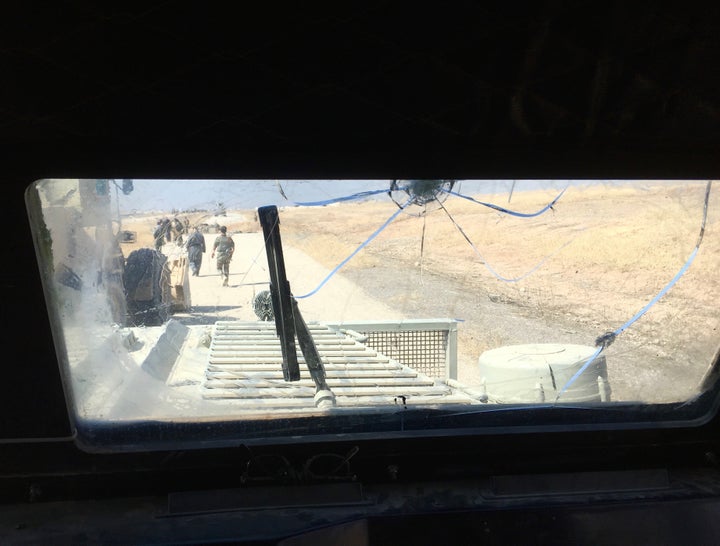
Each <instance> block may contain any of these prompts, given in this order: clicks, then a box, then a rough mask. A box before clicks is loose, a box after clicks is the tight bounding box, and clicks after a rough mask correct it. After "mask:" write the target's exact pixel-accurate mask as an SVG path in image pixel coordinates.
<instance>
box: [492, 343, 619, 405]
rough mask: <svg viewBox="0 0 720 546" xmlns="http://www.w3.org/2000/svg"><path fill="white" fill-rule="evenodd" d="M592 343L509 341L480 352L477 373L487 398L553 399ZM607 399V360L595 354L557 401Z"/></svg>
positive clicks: (504, 400)
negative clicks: (519, 342) (508, 343)
mask: <svg viewBox="0 0 720 546" xmlns="http://www.w3.org/2000/svg"><path fill="white" fill-rule="evenodd" d="M596 350H597V349H596V347H591V346H587V345H565V344H559V343H536V344H529V345H510V346H506V347H500V348H498V349H492V350H490V351H485V352H484V353H483V354H482V355H480V359H479V365H480V376H481V378H482V381H483V383H484V386H485V389H486V391H487V395H488V398H489V400H490V401H494V402H499V403H537V402H545V401H548V402H554V401H555V400H556V398H557V394H558V392H559V391H561V390H562V388H563V387H564V385H565V384H566V383H567V382H568V380H569V379H570V378H571V377H572V376H573V375H575V373H576V372H577V371H578V370H579V369H580V368H581V367H582V366H583V365H584V364H585V363H586V362H587V361H588V359H589V358H590V357H592V355H593V354H594V353H595V351H596ZM609 400H610V384H609V383H608V379H607V364H606V362H605V357H604V356H603V355H600V356H598V357H597V358H596V359H595V360H594V361H593V362H592V363H591V364H590V366H588V368H587V369H586V370H585V371H584V372H583V374H582V375H581V376H580V377H578V378H577V379H576V380H575V382H574V383H573V384H572V385H571V386H570V387H569V388H568V389H567V390H566V391H565V392H564V393H563V394H562V396H561V397H560V398H559V399H558V402H604V401H609Z"/></svg>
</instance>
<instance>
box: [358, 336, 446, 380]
mask: <svg viewBox="0 0 720 546" xmlns="http://www.w3.org/2000/svg"><path fill="white" fill-rule="evenodd" d="M361 333H362V334H363V335H366V336H367V341H365V345H367V346H368V347H371V348H373V349H375V350H376V351H378V352H381V353H382V354H384V355H385V356H388V357H390V358H393V359H395V360H397V361H398V362H400V363H401V364H404V365H406V366H409V367H411V368H413V369H415V370H417V371H418V372H420V373H423V374H425V375H427V376H429V377H433V378H442V379H444V378H445V377H447V344H448V331H447V330H423V331H413V330H409V331H401V332H361Z"/></svg>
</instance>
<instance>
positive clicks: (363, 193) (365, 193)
mask: <svg viewBox="0 0 720 546" xmlns="http://www.w3.org/2000/svg"><path fill="white" fill-rule="evenodd" d="M387 192H388V191H387V190H368V191H361V192H359V193H353V194H352V195H345V196H343V197H335V198H333V199H326V200H324V201H291V203H292V204H293V205H298V206H300V207H322V206H325V205H332V204H334V203H342V202H343V201H352V200H354V199H363V198H364V197H372V196H373V195H379V194H381V193H387ZM283 195H284V193H283ZM288 201H289V199H288Z"/></svg>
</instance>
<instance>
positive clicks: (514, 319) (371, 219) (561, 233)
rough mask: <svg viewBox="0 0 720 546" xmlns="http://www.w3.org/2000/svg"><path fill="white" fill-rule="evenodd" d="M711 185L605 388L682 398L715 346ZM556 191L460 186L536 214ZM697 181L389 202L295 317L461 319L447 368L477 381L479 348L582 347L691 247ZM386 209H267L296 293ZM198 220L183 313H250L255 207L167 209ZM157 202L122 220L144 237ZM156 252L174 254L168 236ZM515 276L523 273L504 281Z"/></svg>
mask: <svg viewBox="0 0 720 546" xmlns="http://www.w3.org/2000/svg"><path fill="white" fill-rule="evenodd" d="M717 191H720V187H718V188H713V192H711V194H710V199H709V203H708V215H707V222H706V229H705V232H704V236H703V239H702V243H701V245H700V250H699V252H698V254H697V257H696V258H695V259H694V261H693V262H692V264H691V265H690V267H689V269H688V270H687V272H686V273H685V274H684V275H683V276H682V277H681V278H680V279H679V280H678V281H677V283H676V284H675V285H674V286H673V287H672V289H670V290H669V291H668V292H667V294H666V295H664V297H662V298H661V299H660V300H659V301H658V303H657V304H655V305H653V306H652V307H651V308H650V310H649V311H648V312H647V313H646V314H644V315H643V316H642V317H641V318H639V319H638V320H637V321H636V322H635V323H634V324H632V325H631V326H629V327H628V328H627V330H625V331H624V332H623V333H622V334H620V335H619V336H618V338H617V340H616V341H615V343H614V344H613V345H612V346H610V347H609V348H608V349H607V350H606V351H605V356H606V359H607V363H608V375H609V380H610V383H611V386H612V391H613V394H612V397H613V399H614V400H642V401H647V402H663V401H671V400H680V399H686V398H688V397H689V396H691V395H692V394H693V393H694V392H695V391H696V390H697V387H698V385H699V383H700V381H701V379H702V377H703V376H704V374H705V373H706V371H707V369H708V367H709V365H710V364H711V363H712V361H713V359H714V356H715V353H716V351H717V348H718V345H719V344H718V326H719V324H720V317H719V315H720V313H718V311H717V304H716V301H717V299H718V296H720V279H719V278H718V276H717V274H716V271H717V265H718V262H719V259H718V258H719V257H720V233H718V227H720V226H719V225H718V218H720V196H718V195H717V194H716V192H717ZM556 195H557V191H533V192H525V191H519V192H515V193H514V194H513V195H512V200H511V201H510V202H508V196H507V195H502V196H500V195H492V196H483V195H475V196H474V197H475V198H476V199H478V200H481V201H488V202H489V201H492V202H494V203H496V204H499V205H501V206H504V207H508V208H510V209H512V210H516V211H524V212H532V211H536V210H538V209H540V208H542V207H543V206H545V205H546V204H547V203H548V202H550V201H551V200H552V199H553V198H554V197H555V196H556ZM704 195H705V184H704V183H677V184H673V185H669V184H668V183H657V184H653V183H650V182H647V183H643V184H641V185H639V186H638V187H611V186H599V187H570V188H569V189H568V190H567V191H566V193H565V194H564V195H563V196H562V197H561V199H560V200H559V201H558V202H557V203H556V204H555V206H554V207H553V209H552V210H549V211H547V212H546V213H544V214H542V215H540V216H537V217H534V218H519V217H514V216H511V215H507V214H503V213H501V212H498V211H497V210H493V209H490V208H487V207H483V206H481V205H479V204H477V203H474V202H471V201H469V200H465V199H461V198H459V197H456V196H449V197H448V199H446V200H445V201H444V203H443V205H442V206H439V205H438V204H437V203H431V204H430V205H429V206H428V208H427V211H425V214H421V213H422V212H423V210H424V209H422V208H420V207H410V208H408V209H407V210H406V211H404V212H402V213H400V214H399V215H398V216H397V218H395V219H394V221H392V222H391V223H390V224H389V225H388V226H387V227H386V228H385V229H384V230H382V231H381V232H380V233H379V235H378V236H377V237H376V238H375V239H374V240H372V241H371V242H370V243H368V244H367V245H366V246H365V247H364V248H363V249H362V250H360V251H359V252H358V253H357V254H356V255H355V256H354V257H353V258H352V259H350V260H349V261H348V262H347V263H346V264H345V265H344V266H343V267H341V268H340V270H339V272H338V273H337V274H335V275H334V276H332V277H331V278H330V280H329V281H328V282H327V283H326V284H325V285H324V286H323V287H322V288H320V289H319V290H318V291H317V292H316V293H315V294H314V295H312V296H310V297H308V298H303V299H300V300H299V302H300V309H301V311H302V312H303V314H304V317H305V318H306V320H310V321H312V320H318V321H323V320H327V321H339V320H346V321H351V320H369V319H377V320H385V319H399V318H403V317H404V318H453V319H457V320H458V321H460V322H459V337H458V346H459V347H458V351H459V355H458V356H459V379H460V380H461V381H463V382H466V383H470V384H472V383H473V382H476V381H478V380H479V376H478V375H479V374H478V371H477V360H478V357H479V356H480V354H481V353H482V352H483V351H486V350H488V349H492V348H496V347H500V346H503V345H510V344H517V343H544V342H559V343H579V344H585V345H593V344H594V342H595V339H596V338H597V337H598V336H599V335H601V334H604V333H605V332H607V331H612V330H615V329H616V328H618V327H620V326H621V325H623V324H625V323H626V321H628V320H629V319H630V318H631V317H633V315H635V314H636V313H637V312H638V311H640V310H641V309H642V308H643V307H644V306H645V305H646V304H647V303H648V302H650V301H651V300H652V299H653V297H655V296H656V295H657V294H658V293H659V292H660V291H661V290H662V289H663V287H665V286H666V285H667V284H668V283H669V282H670V281H671V279H673V277H674V276H675V275H676V274H677V273H678V271H679V270H680V269H681V267H682V266H683V264H684V263H685V262H686V260H687V259H688V257H689V256H690V255H691V252H692V251H693V249H694V248H695V245H696V242H697V240H698V235H699V233H700V226H701V222H702V218H703V202H704ZM397 210H398V207H397V205H396V204H395V203H393V202H392V201H391V200H390V199H389V198H388V199H386V200H377V201H363V202H347V203H340V204H334V205H329V206H322V207H294V206H288V207H281V208H280V223H281V225H280V229H281V234H282V239H283V243H284V248H285V259H286V268H287V273H288V279H289V281H290V284H291V288H292V290H293V293H294V294H295V295H296V296H299V295H304V294H306V293H307V292H310V291H312V290H313V289H314V288H316V287H317V286H318V285H319V284H320V282H321V281H322V280H323V279H324V278H325V277H326V276H327V275H328V274H329V272H330V271H331V270H333V268H335V267H337V266H338V265H339V264H340V263H341V262H342V261H343V260H345V259H346V258H347V257H348V256H350V254H351V253H352V252H353V251H355V250H356V249H357V248H358V246H359V245H361V244H362V243H363V242H364V241H366V240H367V238H368V237H369V236H370V235H371V234H373V233H374V232H375V231H376V230H377V229H378V228H379V227H380V226H381V225H382V224H383V223H384V222H385V221H386V220H388V219H389V218H390V217H391V215H393V214H394V213H395V212H396V211H397ZM180 216H182V217H187V218H188V220H189V221H190V223H191V225H195V224H201V223H205V224H208V226H209V227H208V229H209V231H208V232H207V233H206V234H205V239H206V242H207V246H208V250H207V253H206V254H205V256H204V262H203V267H202V272H201V276H200V277H192V278H191V298H192V309H191V310H190V312H188V313H180V314H178V316H177V318H178V319H179V320H182V321H185V322H187V323H195V324H200V323H208V324H209V323H211V322H212V321H214V320H218V319H227V318H237V319H243V320H255V319H256V317H255V315H254V313H253V311H252V299H253V297H254V295H255V294H256V293H257V292H259V291H261V290H264V289H266V288H267V281H268V274H267V267H266V256H265V250H264V245H263V237H262V231H261V228H260V226H259V224H258V223H257V221H256V217H255V211H254V210H236V211H235V210H234V211H228V212H227V215H226V216H220V217H210V213H201V212H196V213H186V214H182V213H181V214H180ZM158 217H159V215H158V214H154V215H144V216H133V217H124V218H123V225H122V227H123V229H126V230H132V231H136V232H137V238H138V240H137V242H136V243H133V244H123V251H124V253H125V255H126V256H127V254H128V253H129V252H130V251H132V250H133V249H134V248H137V247H139V246H152V235H151V234H152V229H153V227H154V224H155V222H156V220H157V219H158ZM215 224H224V225H226V226H227V227H228V231H229V232H230V233H232V234H233V238H234V239H235V241H236V244H237V252H236V255H235V258H234V260H233V263H232V266H231V278H230V285H231V286H230V287H228V288H223V287H221V286H220V278H219V276H218V275H217V271H216V269H215V265H214V263H213V260H211V258H210V252H211V247H212V242H213V240H214V238H215V236H216V234H215V233H214V228H213V226H214V225H215ZM165 252H166V253H167V254H172V253H173V252H181V250H180V249H175V248H174V247H173V245H168V246H166V247H165ZM518 277H521V278H519V279H518Z"/></svg>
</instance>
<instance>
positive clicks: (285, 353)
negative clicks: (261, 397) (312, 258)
mask: <svg viewBox="0 0 720 546" xmlns="http://www.w3.org/2000/svg"><path fill="white" fill-rule="evenodd" d="M258 219H259V221H260V225H261V226H262V228H263V235H264V237H265V251H266V253H267V261H268V271H269V273H270V297H271V299H272V306H273V311H274V314H275V330H276V333H277V335H278V337H279V338H280V347H281V350H282V357H283V363H282V366H283V376H284V378H285V381H298V380H299V379H300V366H299V364H298V358H297V350H296V347H295V337H296V336H297V340H298V343H299V345H300V350H301V351H302V354H303V356H304V357H305V363H306V364H307V367H308V370H309V371H310V376H311V377H312V379H313V381H314V382H315V387H316V397H317V393H320V392H321V391H322V392H323V393H325V394H324V395H323V397H324V398H323V399H325V398H327V399H328V400H330V399H331V400H332V403H333V404H334V396H333V395H332V392H331V391H330V389H329V387H328V386H327V382H326V379H325V367H324V366H323V364H322V360H321V359H320V354H319V353H318V350H317V347H316V346H315V342H314V341H313V338H312V336H311V335H310V329H309V328H308V327H307V324H306V323H305V320H304V319H303V317H302V315H301V313H300V309H299V307H298V304H297V301H296V300H295V298H294V297H293V296H292V292H291V291H290V283H289V282H288V280H287V275H286V273H285V258H284V257H283V250H282V240H281V238H280V216H279V215H278V209H277V207H276V206H274V205H270V206H266V207H260V208H258ZM317 402H318V400H316V403H317Z"/></svg>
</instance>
